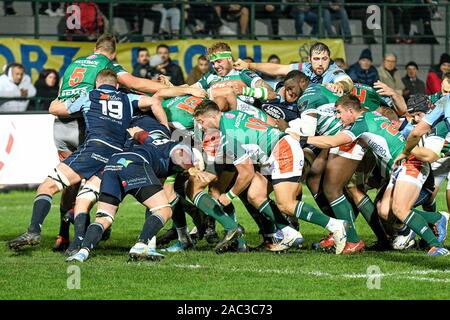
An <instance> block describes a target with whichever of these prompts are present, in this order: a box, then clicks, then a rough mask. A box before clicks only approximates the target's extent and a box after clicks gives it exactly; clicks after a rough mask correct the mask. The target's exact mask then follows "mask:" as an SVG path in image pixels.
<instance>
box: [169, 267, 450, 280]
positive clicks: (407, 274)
mask: <svg viewBox="0 0 450 320" xmlns="http://www.w3.org/2000/svg"><path fill="white" fill-rule="evenodd" d="M174 266H175V267H176V268H181V269H212V270H217V271H219V272H222V271H223V272H241V273H242V272H250V273H270V274H303V275H306V276H313V277H331V278H346V279H364V278H367V277H369V276H372V277H373V274H365V273H341V274H337V273H328V272H321V271H303V270H288V269H258V268H239V267H232V268H222V267H217V266H205V265H203V266H202V265H199V264H195V265H190V264H189V265H186V264H176V265H174ZM429 274H450V270H433V269H428V270H411V271H401V272H389V273H380V274H379V275H380V277H396V278H397V279H406V280H413V281H428V282H440V283H450V279H440V278H427V277H416V276H414V275H429Z"/></svg>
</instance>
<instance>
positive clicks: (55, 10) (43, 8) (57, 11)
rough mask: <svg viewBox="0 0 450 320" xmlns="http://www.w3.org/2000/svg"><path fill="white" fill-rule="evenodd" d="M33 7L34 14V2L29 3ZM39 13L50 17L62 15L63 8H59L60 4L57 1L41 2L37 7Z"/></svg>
mask: <svg viewBox="0 0 450 320" xmlns="http://www.w3.org/2000/svg"><path fill="white" fill-rule="evenodd" d="M31 7H32V9H33V14H35V11H36V7H35V5H34V3H32V4H31ZM39 14H40V15H47V16H50V17H64V16H65V13H64V10H63V9H61V4H60V3H59V2H41V3H40V8H39Z"/></svg>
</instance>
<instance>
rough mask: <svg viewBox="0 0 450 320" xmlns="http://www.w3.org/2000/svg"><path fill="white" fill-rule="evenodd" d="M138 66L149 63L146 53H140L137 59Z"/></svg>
mask: <svg viewBox="0 0 450 320" xmlns="http://www.w3.org/2000/svg"><path fill="white" fill-rule="evenodd" d="M137 61H138V63H139V64H147V63H149V61H150V55H149V54H148V51H140V52H139V55H138V59H137Z"/></svg>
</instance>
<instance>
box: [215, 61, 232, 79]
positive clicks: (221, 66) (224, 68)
mask: <svg viewBox="0 0 450 320" xmlns="http://www.w3.org/2000/svg"><path fill="white" fill-rule="evenodd" d="M212 66H213V68H214V70H215V71H216V73H217V74H218V75H219V76H221V77H224V76H226V75H227V74H228V73H229V72H230V71H231V69H233V61H232V60H231V59H230V58H224V59H217V60H215V61H214V62H212Z"/></svg>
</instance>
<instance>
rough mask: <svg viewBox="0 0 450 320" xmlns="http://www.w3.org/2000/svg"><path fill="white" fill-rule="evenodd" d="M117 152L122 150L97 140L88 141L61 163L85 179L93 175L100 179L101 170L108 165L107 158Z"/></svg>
mask: <svg viewBox="0 0 450 320" xmlns="http://www.w3.org/2000/svg"><path fill="white" fill-rule="evenodd" d="M118 151H122V150H121V149H119V148H116V147H112V146H108V145H107V144H104V143H102V142H100V141H98V140H88V141H86V142H85V143H83V144H82V145H81V146H79V147H78V149H77V150H76V151H75V152H74V153H72V154H71V155H70V156H69V157H68V158H67V159H66V160H64V161H63V163H64V164H66V165H68V166H69V167H70V168H71V169H72V170H74V171H75V172H76V173H78V174H79V175H80V176H82V177H83V178H85V179H90V178H91V177H92V176H94V175H96V176H98V177H99V178H101V174H102V171H103V168H104V167H105V165H106V164H107V163H108V160H109V158H110V157H111V156H112V155H113V154H114V153H116V152H118Z"/></svg>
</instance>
